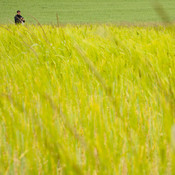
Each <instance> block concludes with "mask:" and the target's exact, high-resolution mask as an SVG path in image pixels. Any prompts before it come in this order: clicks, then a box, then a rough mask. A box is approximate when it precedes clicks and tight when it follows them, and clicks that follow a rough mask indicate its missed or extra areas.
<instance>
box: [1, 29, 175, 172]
mask: <svg viewBox="0 0 175 175" xmlns="http://www.w3.org/2000/svg"><path fill="white" fill-rule="evenodd" d="M28 27H29V29H27V28H22V27H21V28H16V27H15V26H12V27H9V30H10V31H11V32H12V33H10V32H9V31H6V30H4V29H1V30H0V50H1V54H0V77H1V78H0V85H1V86H0V95H1V98H0V155H1V156H0V174H4V173H5V172H6V173H8V174H14V173H16V174H38V173H42V174H43V173H45V174H56V172H60V173H61V174H62V173H63V172H64V174H99V175H102V174H127V173H128V174H134V175H136V174H171V173H172V174H173V173H175V171H174V169H173V164H174V162H173V160H172V157H173V150H172V148H171V137H170V135H171V134H170V132H171V126H172V124H173V115H174V106H175V103H174V94H175V76H174V74H175V66H174V64H175V60H174V59H173V57H174V55H175V49H174V48H175V44H174V43H175V40H174V37H173V35H174V34H173V32H172V31H169V30H168V29H164V28H161V27H160V28H159V29H154V28H151V27H149V28H138V27H137V28H136V27H131V28H125V27H121V28H116V27H113V26H81V27H71V26H68V27H65V28H52V27H50V26H43V27H44V30H45V31H46V33H47V37H48V39H46V37H45V35H44V33H43V32H42V30H41V29H40V28H39V27H32V26H28ZM160 41H161V42H160ZM9 43H10V44H9ZM77 43H78V46H77ZM80 48H81V49H82V50H83V52H84V54H85V55H86V56H87V57H88V58H89V59H90V60H91V61H92V62H93V64H94V65H95V67H96V69H97V71H98V72H99V73H100V76H101V77H103V79H104V81H105V82H106V83H105V84H106V86H107V87H110V89H111V91H107V93H106V92H105V89H104V86H102V85H101V83H100V82H99V81H98V80H97V78H96V76H97V73H96V74H95V75H94V74H93V73H92V72H91V71H90V69H89V63H88V62H87V61H88V60H89V59H87V58H86V56H85V57H84V56H83V55H81V54H80V53H79V51H77V50H79V49H80ZM84 61H86V62H87V63H85V62H84ZM91 68H92V67H91ZM93 69H94V68H93ZM110 92H111V93H110ZM111 95H112V97H113V98H114V99H113V100H116V102H115V103H114V106H113V101H111V98H110V96H111Z"/></svg>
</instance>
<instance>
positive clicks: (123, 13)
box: [0, 0, 175, 24]
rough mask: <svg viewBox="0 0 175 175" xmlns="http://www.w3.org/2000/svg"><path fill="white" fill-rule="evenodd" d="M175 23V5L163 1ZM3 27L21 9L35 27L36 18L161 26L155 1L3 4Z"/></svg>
mask: <svg viewBox="0 0 175 175" xmlns="http://www.w3.org/2000/svg"><path fill="white" fill-rule="evenodd" d="M159 2H160V3H161V4H162V5H163V6H164V8H165V9H166V10H167V11H168V13H169V16H170V17H171V19H172V20H174V18H175V1H174V0H166V1H165V0H160V1H159ZM0 7H1V11H0V23H1V24H6V23H11V22H13V21H14V20H13V17H14V15H15V13H16V11H17V10H18V9H20V10H21V11H22V14H23V16H24V17H25V18H26V20H27V23H35V21H34V20H33V19H32V17H31V16H30V15H32V16H35V17H36V18H37V19H38V20H39V21H40V22H41V23H42V24H51V23H56V22H57V20H56V13H58V15H59V21H60V23H64V24H65V23H73V24H75V23H118V22H158V21H160V19H159V17H158V16H157V14H156V13H155V11H154V10H153V0H50V1H48V0H30V1H28V0H1V1H0Z"/></svg>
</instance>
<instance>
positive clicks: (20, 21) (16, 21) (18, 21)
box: [15, 15, 25, 24]
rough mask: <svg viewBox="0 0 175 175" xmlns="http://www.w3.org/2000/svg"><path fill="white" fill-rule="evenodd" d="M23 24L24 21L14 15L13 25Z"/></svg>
mask: <svg viewBox="0 0 175 175" xmlns="http://www.w3.org/2000/svg"><path fill="white" fill-rule="evenodd" d="M23 22H25V20H24V18H23V17H22V16H21V15H16V16H15V24H21V23H23Z"/></svg>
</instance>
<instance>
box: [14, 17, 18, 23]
mask: <svg viewBox="0 0 175 175" xmlns="http://www.w3.org/2000/svg"><path fill="white" fill-rule="evenodd" d="M14 19H15V24H16V23H17V22H18V19H17V16H15V17H14Z"/></svg>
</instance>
